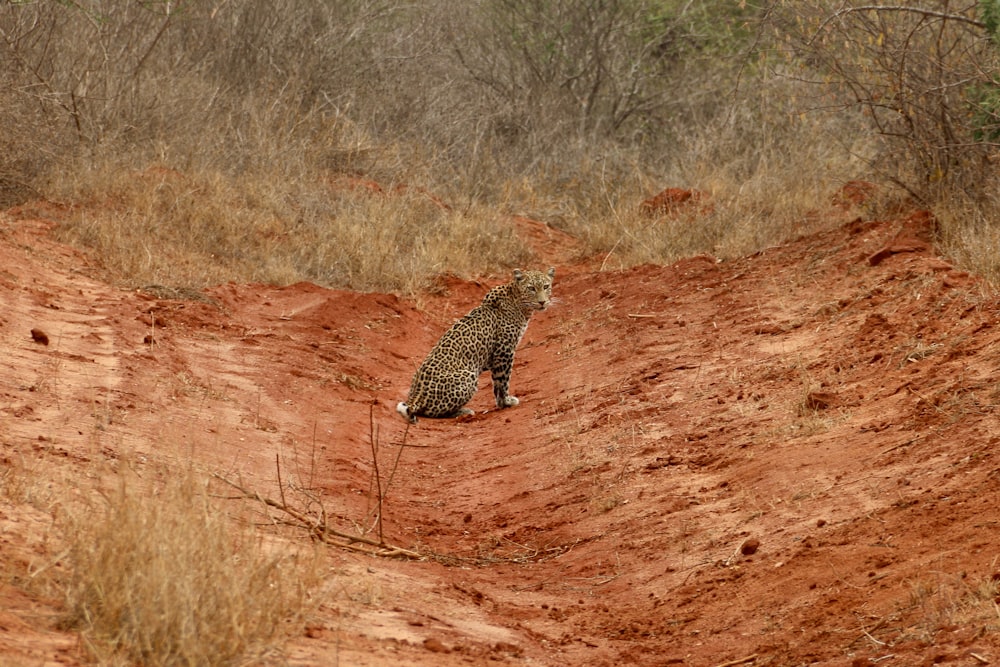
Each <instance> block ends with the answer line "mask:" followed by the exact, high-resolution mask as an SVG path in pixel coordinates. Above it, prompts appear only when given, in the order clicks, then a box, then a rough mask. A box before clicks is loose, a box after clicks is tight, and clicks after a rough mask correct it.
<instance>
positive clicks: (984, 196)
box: [767, 0, 1000, 285]
mask: <svg viewBox="0 0 1000 667" xmlns="http://www.w3.org/2000/svg"><path fill="white" fill-rule="evenodd" d="M767 18H768V20H767V25H768V26H769V27H770V28H771V29H773V30H772V32H771V33H770V35H771V36H773V37H774V38H775V39H776V42H775V44H776V45H777V46H779V47H780V51H781V54H782V55H781V56H780V57H777V58H774V57H772V58H770V60H769V62H770V63H771V64H772V66H774V67H775V68H776V69H777V70H779V71H781V72H782V73H783V74H784V75H785V76H788V77H790V78H795V79H797V80H800V81H802V82H804V83H808V85H809V86H810V87H811V88H812V94H811V95H809V96H806V95H803V97H802V100H801V104H802V106H803V108H812V109H823V110H824V112H829V111H834V112H836V113H839V114H841V115H846V114H856V115H861V116H863V117H864V119H865V121H866V123H867V125H868V130H867V132H866V134H867V135H868V136H870V137H872V138H874V139H876V140H877V141H876V142H874V143H872V144H871V146H872V147H873V148H874V150H873V151H872V152H871V153H870V154H869V155H868V160H867V162H868V165H869V169H870V171H871V173H872V175H873V176H872V177H873V178H875V179H877V180H880V181H882V182H884V183H888V184H891V185H893V186H895V187H896V188H897V189H898V192H900V193H901V194H902V195H904V196H905V197H906V198H907V199H908V201H909V203H911V204H912V203H914V202H915V203H918V204H920V205H922V206H925V207H927V208H930V209H931V210H933V211H934V212H935V214H936V215H937V217H938V219H939V221H940V222H941V225H940V231H941V236H940V239H939V240H940V241H941V244H942V246H943V248H944V250H945V251H946V252H947V253H949V254H950V255H952V256H953V257H955V258H956V259H957V260H958V261H959V262H961V263H962V265H964V266H965V267H967V268H970V269H972V270H974V271H977V272H980V273H982V274H983V275H984V276H985V277H986V278H987V279H988V280H990V281H991V282H992V283H993V284H994V285H996V284H1000V266H998V264H997V260H996V247H997V241H998V234H997V232H996V229H995V223H994V222H993V221H995V220H996V215H997V213H998V212H1000V210H998V205H997V204H998V202H997V199H996V193H997V191H998V187H1000V178H998V172H997V170H996V169H995V164H996V161H997V160H998V159H1000V142H998V139H1000V77H998V76H997V74H996V72H997V71H998V66H1000V4H998V3H997V2H996V0H978V1H977V2H967V3H962V4H961V5H956V3H952V2H947V1H945V0H922V1H921V2H914V3H894V4H885V3H882V4H878V3H875V4H873V3H868V2H854V1H850V2H839V1H838V2H829V1H827V0H810V1H808V2H796V3H789V2H779V3H775V4H774V6H773V7H772V11H771V12H769V14H768V17H767ZM897 199H898V198H897Z"/></svg>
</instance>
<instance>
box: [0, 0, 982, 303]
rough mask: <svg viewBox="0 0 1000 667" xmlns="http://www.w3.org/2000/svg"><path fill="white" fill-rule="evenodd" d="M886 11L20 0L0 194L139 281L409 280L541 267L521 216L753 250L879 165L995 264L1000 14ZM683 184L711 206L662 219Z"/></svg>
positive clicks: (963, 249) (2, 134) (630, 258)
mask: <svg viewBox="0 0 1000 667" xmlns="http://www.w3.org/2000/svg"><path fill="white" fill-rule="evenodd" d="M871 7H872V6H871V5H870V4H864V3H859V2H831V1H830V0H805V1H803V2H788V1H783V0H772V1H770V2H751V1H742V0H700V1H698V2H690V1H688V0H685V1H681V0H584V1H582V2H580V1H575V0H544V1H543V0H485V1H484V2H477V3H461V4H460V5H458V6H455V4H454V3H448V2H438V1H436V0H431V1H429V2H421V3H400V2H398V0H341V1H336V2H334V1H328V2H315V1H313V0H275V1H269V2H264V1H262V0H246V1H244V2H216V1H212V0H180V1H178V0H146V1H144V2H132V3H122V2H117V1H115V0H81V1H79V2H65V1H61V0H36V1H33V2H27V1H24V2H9V3H5V4H3V5H0V57H2V58H3V61H4V63H5V64H6V67H5V68H4V70H3V72H2V73H0V113H2V114H3V117H4V118H6V119H7V120H8V122H7V123H3V124H2V127H0V147H2V149H3V150H2V151H0V203H2V204H4V205H8V206H9V205H13V204H18V203H22V202H27V201H33V200H38V199H47V200H50V201H53V202H56V203H58V204H61V205H63V207H64V215H63V216H61V225H62V227H61V231H62V233H63V234H64V236H65V238H67V239H69V240H71V241H73V242H76V243H79V244H82V245H85V246H88V247H90V248H93V249H95V250H96V251H97V255H98V256H99V257H100V258H101V260H102V262H103V264H104V266H105V268H106V269H107V271H108V273H109V275H110V276H111V277H112V278H113V279H115V280H117V281H119V282H121V283H124V284H129V285H135V284H148V283H163V284H171V285H185V286H201V285H206V284H210V283H213V282H218V281H220V280H226V279H233V280H261V281H269V282H277V283H284V282H289V281H294V280H301V279H306V280H313V281H316V282H319V283H322V284H327V285H331V286H340V287H353V288H358V289H386V290H399V291H404V292H408V291H412V290H416V289H419V288H420V287H422V286H423V285H425V284H426V283H427V281H428V280H429V278H430V277H431V276H433V275H434V274H435V273H439V272H441V271H447V270H450V271H455V272H457V273H460V274H474V273H502V272H505V271H506V269H507V268H509V266H510V265H512V264H518V263H524V262H527V261H530V257H529V255H528V253H527V251H526V250H525V248H524V247H522V246H521V244H520V242H519V240H518V239H517V238H516V237H515V236H514V234H513V233H512V231H511V230H510V229H509V227H508V226H507V225H506V224H505V218H504V216H505V215H506V214H509V213H518V214H522V215H529V216H533V217H536V218H538V219H540V220H542V221H544V222H546V223H548V224H550V225H553V226H555V227H558V228H560V229H563V230H565V231H568V232H570V233H571V234H574V235H575V236H577V237H579V238H580V239H582V240H583V241H584V248H585V250H584V251H585V252H588V253H603V254H605V255H607V257H608V262H607V263H606V266H611V267H616V266H622V265H628V264H632V263H635V262H641V261H669V260H671V259H673V258H675V257H677V256H679V255H683V254H688V253H691V252H700V251H707V252H714V253H716V254H719V255H723V256H731V255H736V254H740V253H744V252H747V251H751V250H753V249H755V248H758V247H760V246H762V245H767V244H771V243H774V242H776V241H778V240H780V239H781V238H783V237H785V236H787V235H789V234H792V233H798V232H801V231H804V230H805V229H807V228H808V226H809V225H811V224H815V222H810V221H811V220H813V221H814V220H815V217H810V216H809V215H808V213H809V211H811V210H815V209H822V208H823V207H825V206H826V204H827V203H828V201H829V197H830V196H831V194H832V193H833V192H835V191H836V189H837V188H838V187H839V186H840V185H841V184H842V183H843V182H844V181H846V180H848V179H854V178H868V179H872V180H876V181H879V182H881V183H885V184H887V185H888V186H889V187H888V188H887V189H885V190H883V191H884V192H887V193H889V194H888V195H887V196H888V197H890V198H892V197H907V198H909V199H911V200H913V201H915V202H916V203H918V204H920V205H923V206H928V207H932V208H934V209H935V211H936V212H937V213H938V215H939V218H940V219H941V221H942V223H943V227H942V229H943V232H942V241H943V242H944V243H945V245H946V247H947V248H948V249H949V251H951V252H953V253H954V254H956V255H958V256H960V257H961V258H962V259H963V261H966V262H967V263H969V264H971V265H973V267H974V268H979V269H980V270H983V271H985V272H987V273H990V271H991V270H992V268H991V266H990V265H989V264H988V258H989V257H991V256H993V255H995V253H987V254H985V255H984V256H983V257H977V256H976V255H975V252H974V248H976V247H982V246H983V245H984V244H986V245H989V244H991V243H992V242H993V241H992V240H993V238H994V237H995V234H994V231H993V227H994V226H993V225H992V224H990V220H992V219H993V214H994V211H995V209H996V206H995V199H996V197H995V194H994V193H995V190H996V188H995V175H994V172H995V171H996V170H995V169H994V168H993V161H994V158H995V152H996V137H997V133H998V130H997V127H998V125H997V105H998V104H1000V102H998V100H1000V93H998V87H997V84H996V80H995V78H996V75H995V74H994V73H995V72H996V71H997V69H996V64H997V63H996V57H997V43H996V41H995V40H996V36H997V22H998V20H997V15H998V14H1000V10H998V9H997V6H996V2H995V0H980V1H979V2H973V1H971V0H967V1H966V2H964V3H958V2H955V1H954V0H923V1H922V2H920V3H900V4H899V5H891V4H888V3H884V4H882V5H879V6H878V8H876V9H872V8H871ZM666 186H677V187H693V188H698V189H700V190H703V191H706V192H708V193H709V194H710V195H711V198H712V202H713V207H712V209H711V210H710V211H709V212H708V213H707V214H706V213H705V212H704V211H702V212H699V215H698V216H697V217H696V218H694V219H681V220H679V221H678V220H676V219H675V220H673V221H668V222H667V223H666V224H664V222H663V221H662V220H650V218H649V217H648V216H642V215H640V214H639V202H641V201H642V200H643V199H644V198H646V197H649V196H651V195H652V194H655V193H656V192H657V191H659V190H660V189H662V188H663V187H666ZM442 204H446V205H442ZM692 223H694V224H692ZM444 248H448V251H447V252H445V251H444V250H443V249H444ZM984 262H985V263H984Z"/></svg>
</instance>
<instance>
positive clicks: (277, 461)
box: [274, 452, 288, 506]
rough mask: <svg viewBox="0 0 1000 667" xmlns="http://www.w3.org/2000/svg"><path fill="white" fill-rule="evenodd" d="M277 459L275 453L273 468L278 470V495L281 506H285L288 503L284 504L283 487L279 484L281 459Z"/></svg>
mask: <svg viewBox="0 0 1000 667" xmlns="http://www.w3.org/2000/svg"><path fill="white" fill-rule="evenodd" d="M278 457H279V454H278V453H277V452H275V454H274V467H275V468H277V469H278V493H279V494H281V504H282V505H285V506H287V505H288V503H286V502H285V485H284V484H282V483H281V459H280V458H278Z"/></svg>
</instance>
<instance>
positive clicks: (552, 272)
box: [549, 266, 556, 278]
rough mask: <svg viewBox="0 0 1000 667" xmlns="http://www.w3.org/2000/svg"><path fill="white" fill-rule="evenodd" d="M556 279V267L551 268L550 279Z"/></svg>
mask: <svg viewBox="0 0 1000 667" xmlns="http://www.w3.org/2000/svg"><path fill="white" fill-rule="evenodd" d="M555 277H556V267H554V266H550V267H549V278H555Z"/></svg>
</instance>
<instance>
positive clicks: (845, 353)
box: [0, 210, 1000, 667]
mask: <svg viewBox="0 0 1000 667" xmlns="http://www.w3.org/2000/svg"><path fill="white" fill-rule="evenodd" d="M830 215H831V218H830V225H829V227H828V228H827V229H826V230H825V231H821V232H818V233H815V234H811V235H809V236H805V237H803V238H800V239H798V240H795V241H793V242H790V243H788V244H786V245H783V246H781V247H777V248H770V249H768V250H766V251H762V252H760V253H758V254H756V255H754V256H751V257H746V258H743V259H739V260H736V261H731V262H719V261H717V260H715V259H714V258H712V257H708V256H700V257H693V258H690V259H686V260H683V261H680V262H678V263H676V264H674V265H672V266H641V267H637V268H634V269H630V270H626V271H620V272H603V273H602V272H597V271H596V270H595V269H594V267H593V265H592V264H586V263H582V264H568V263H567V262H569V261H571V260H569V259H568V258H569V257H570V256H572V254H571V253H567V252H564V248H565V247H564V246H562V245H561V244H560V243H559V236H558V235H557V234H550V233H548V232H546V230H545V229H543V226H537V225H533V224H531V223H530V221H523V220H521V221H515V224H517V225H518V226H519V228H520V229H527V230H529V231H530V232H531V235H533V237H534V240H535V241H537V243H536V249H537V252H538V255H539V256H538V266H539V267H545V266H549V265H551V264H555V266H556V283H555V297H556V298H557V300H558V303H557V304H556V305H555V306H553V307H552V308H551V309H549V310H548V311H545V312H543V313H540V314H538V315H536V316H535V317H534V320H533V322H532V323H531V325H530V326H529V328H528V333H527V335H526V336H525V340H524V341H523V343H522V345H521V349H520V351H519V353H518V357H517V361H516V364H515V369H514V374H513V379H512V384H511V388H512V391H513V393H514V394H515V395H517V396H519V397H520V399H521V405H520V406H518V407H516V408H513V409H509V410H505V411H496V410H493V409H491V405H490V402H491V398H490V396H491V394H490V392H489V390H488V379H487V376H484V377H483V384H482V390H481V391H480V393H479V394H478V395H477V396H476V398H475V399H474V400H473V403H472V404H471V406H470V407H472V408H474V409H475V410H476V411H477V412H480V411H485V413H483V414H477V415H476V416H474V417H472V418H468V419H464V420H431V419H422V420H421V421H420V423H419V424H418V425H416V426H414V427H410V428H409V430H408V431H406V424H405V422H404V421H403V420H402V419H401V418H400V417H399V416H398V415H397V414H396V413H395V409H394V406H395V404H396V402H397V401H398V400H400V399H401V398H402V397H404V396H405V394H406V390H407V386H408V384H409V381H410V377H411V375H412V372H413V370H414V369H415V367H416V365H417V364H418V363H419V362H420V360H421V359H422V357H423V355H424V354H426V352H427V350H428V349H429V348H430V347H431V345H432V344H433V343H434V341H435V340H436V338H437V337H438V336H439V335H440V334H441V333H442V332H443V331H444V330H445V329H446V328H447V327H448V325H450V324H451V322H452V321H453V320H454V319H455V318H457V317H459V316H461V315H463V314H464V313H465V312H467V311H468V310H469V309H470V308H471V307H472V306H474V305H475V304H476V303H477V302H478V301H479V300H480V298H481V297H482V295H483V294H484V293H485V292H486V290H487V288H488V287H490V286H491V285H493V284H495V283H496V282H499V281H500V280H505V279H506V276H501V275H498V276H495V277H491V278H489V279H484V280H482V281H481V282H474V283H473V282H464V281H460V280H457V279H445V280H442V281H441V283H440V286H439V287H440V289H439V290H437V291H436V292H435V293H433V294H424V295H420V296H419V297H418V298H416V299H404V298H400V297H398V296H394V295H391V294H359V293H353V292H344V291H335V290H328V289H323V288H321V287H318V286H315V285H311V284H298V285H292V286H289V287H283V288H278V287H270V286H264V285H235V284H230V285H222V286H219V287H216V288H214V289H211V290H207V292H206V295H207V296H208V297H210V298H211V299H212V300H214V303H212V302H208V301H196V300H178V299H170V298H163V297H165V296H168V295H166V294H164V293H162V292H161V293H159V296H154V295H152V294H149V293H141V292H124V291H121V290H118V289H115V288H113V287H110V286H108V285H107V284H105V283H103V282H101V281H100V280H97V279H95V278H93V277H88V275H89V274H91V273H92V271H91V267H90V262H89V261H88V258H87V257H86V256H84V255H82V254H80V253H78V252H76V251H74V250H71V249H68V248H66V247H64V246H61V245H59V244H57V243H55V242H54V241H53V240H52V239H51V238H50V236H49V226H50V225H49V223H46V222H44V221H42V220H40V219H38V215H35V214H31V212H30V211H24V210H22V211H19V212H8V214H7V215H6V216H4V217H0V267H2V268H0V292H2V294H3V302H4V308H3V311H2V312H0V349H2V350H3V355H2V361H0V364H2V368H3V372H2V374H0V474H2V473H5V472H8V474H10V475H14V474H16V475H22V476H23V475H25V474H28V473H26V472H25V471H29V472H30V471H31V470H41V471H46V474H50V475H51V474H55V475H59V476H60V477H62V478H63V479H66V480H69V481H70V482H72V483H73V484H74V485H75V486H78V487H79V488H89V486H90V485H91V482H90V479H91V477H92V476H93V472H94V470H95V469H98V468H106V469H111V470H114V469H115V468H116V466H119V465H123V462H125V461H128V465H130V466H132V467H134V468H138V469H139V470H140V471H141V470H144V469H149V467H150V466H152V465H154V464H167V465H172V466H187V465H188V463H189V462H191V461H193V462H194V463H195V464H196V465H197V466H198V467H199V468H201V469H204V470H207V471H213V472H219V473H221V474H224V475H226V476H228V477H231V478H236V477H240V478H241V479H242V480H243V482H244V484H245V485H247V486H250V487H252V488H254V489H255V490H259V491H261V492H262V493H266V494H271V495H273V494H274V493H275V490H276V464H275V460H276V457H279V458H280V459H281V461H282V462H283V463H282V466H283V470H284V474H286V475H295V476H296V477H297V479H298V480H299V483H300V484H302V485H304V486H307V487H309V488H311V489H313V490H314V492H315V493H317V494H319V496H320V497H321V499H322V501H323V503H324V505H325V507H326V511H327V517H328V522H329V524H330V525H331V527H334V528H337V529H339V530H342V531H344V532H348V533H355V532H357V530H358V529H359V527H360V526H364V527H365V528H366V529H368V528H370V526H371V521H370V517H369V519H367V520H366V512H367V511H368V510H369V508H370V507H371V505H372V496H371V494H370V492H369V489H370V482H371V477H372V455H371V436H372V429H371V427H370V423H369V416H370V410H372V415H373V421H374V426H375V429H376V431H377V438H378V441H379V444H380V469H381V473H382V475H385V474H386V473H387V471H388V470H389V469H390V468H391V465H392V460H393V458H394V457H395V455H396V453H397V452H398V451H399V448H398V447H396V446H395V445H396V444H398V443H400V442H401V441H402V438H403V436H404V431H405V434H406V435H405V437H406V444H407V445H408V446H407V447H404V448H403V449H402V452H401V455H400V458H399V462H398V467H397V469H396V472H395V476H394V478H393V481H392V484H391V486H390V488H389V491H388V494H387V496H386V499H385V504H384V526H383V530H384V535H385V539H386V541H387V542H390V543H392V544H395V545H399V546H401V547H404V548H407V549H410V550H413V551H417V552H419V553H421V554H425V555H426V557H425V558H424V559H422V560H418V561H413V560H399V559H391V558H383V557H377V556H371V555H363V554H359V553H356V552H351V551H348V550H345V549H340V548H336V547H328V548H327V550H326V551H325V554H326V555H325V558H326V559H328V565H329V568H330V571H329V577H328V581H329V583H330V587H329V590H328V592H327V601H326V603H325V604H323V605H322V606H321V607H320V609H319V610H318V611H317V612H316V614H315V615H314V616H313V617H312V618H311V619H310V621H309V623H308V627H307V629H306V631H305V633H304V634H303V635H302V636H300V637H293V638H291V639H290V640H289V641H288V643H287V646H286V651H287V655H288V661H289V663H290V664H293V665H307V664H308V665H332V664H341V665H379V666H381V665H428V666H430V665H444V666H449V665H467V664H476V665H478V664H511V665H517V664H530V665H609V666H610V665H625V664H629V665H690V666H696V667H712V666H715V665H721V664H737V663H739V664H748V665H749V664H753V665H804V664H814V665H869V664H879V665H930V664H938V663H942V664H956V665H973V664H985V661H989V662H991V663H993V664H996V663H997V662H1000V613H998V611H997V609H998V607H997V606H996V605H995V603H996V602H997V600H995V599H994V597H995V596H996V595H997V590H996V582H997V579H1000V540H998V538H997V529H998V527H1000V509H998V506H1000V451H998V447H997V445H998V443H1000V419H998V412H997V405H998V398H1000V391H998V389H997V388H996V381H995V374H996V368H997V366H998V365H1000V328H998V327H997V326H996V324H997V322H998V316H1000V303H998V300H997V298H996V297H995V296H994V295H993V294H992V293H991V292H990V291H989V290H987V289H986V287H985V286H984V285H983V284H982V283H981V282H980V281H979V280H978V279H977V278H976V277H974V276H970V275H969V274H967V273H964V272H962V271H959V270H956V269H955V268H954V267H952V266H951V265H950V264H949V263H948V262H947V261H946V260H944V259H942V258H940V257H937V256H935V254H934V251H933V249H932V246H931V244H930V243H929V241H930V239H931V234H930V231H931V227H930V225H931V219H930V218H929V217H928V216H926V215H923V214H916V215H913V216H910V217H908V218H904V219H899V220H888V221H867V220H860V219H859V220H855V221H853V222H849V223H845V224H841V221H839V220H838V218H837V216H843V213H842V212H840V211H839V210H838V211H834V212H832V213H831V214H830ZM529 240H530V239H529ZM571 241H572V240H571V239H570V240H568V241H567V242H571ZM876 258H877V260H876ZM32 329H36V330H38V331H40V332H43V333H44V334H45V336H46V337H47V339H48V344H47V345H46V344H44V343H43V342H41V341H39V340H38V337H37V336H36V337H34V338H33V336H32V333H31V331H32ZM372 406H374V407H373V408H372ZM8 469H10V470H9V471H8ZM220 502H230V503H232V502H234V501H220ZM287 535H288V536H290V537H291V538H293V539H301V540H306V539H307V536H306V535H305V533H304V532H301V533H295V532H289V533H287ZM367 535H368V537H375V536H376V535H375V533H374V532H373V531H372V532H367ZM59 551H60V549H59V545H58V536H57V535H56V534H54V532H53V528H52V521H51V519H50V518H49V517H48V515H46V514H45V513H43V512H41V511H39V510H37V509H35V508H34V507H33V506H32V505H31V503H27V502H15V501H14V500H11V499H10V498H8V497H6V496H4V495H2V494H0V562H2V563H5V565H4V566H3V569H0V572H2V573H3V574H4V577H5V578H4V579H3V580H2V581H0V664H4V665H7V664H11V665H29V664H30V665H57V664H58V665H74V664H80V663H82V662H83V661H84V656H83V653H82V649H81V647H80V643H79V641H78V639H77V637H76V636H75V635H73V634H72V633H68V632H65V631H62V630H60V629H59V625H58V620H59V614H60V612H61V611H62V610H61V606H60V605H61V603H60V601H59V600H56V599H51V598H50V597H46V595H45V594H43V593H42V592H39V591H37V590H35V588H33V587H31V586H29V585H27V584H26V583H25V582H27V581H28V576H29V573H30V572H34V571H37V570H38V569H39V568H40V567H42V566H45V565H49V566H51V567H54V568H56V569H59V568H62V567H64V565H63V564H62V563H61V562H59V561H58V560H55V559H56V557H57V556H58V554H59Z"/></svg>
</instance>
